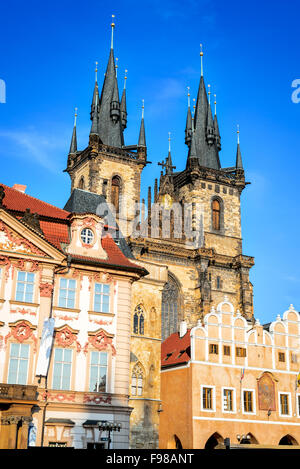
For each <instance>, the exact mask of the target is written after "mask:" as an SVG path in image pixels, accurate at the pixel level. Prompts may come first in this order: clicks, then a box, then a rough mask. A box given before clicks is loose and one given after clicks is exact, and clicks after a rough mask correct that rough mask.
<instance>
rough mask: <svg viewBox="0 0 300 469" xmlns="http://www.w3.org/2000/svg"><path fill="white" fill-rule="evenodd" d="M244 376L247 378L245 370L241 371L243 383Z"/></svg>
mask: <svg viewBox="0 0 300 469" xmlns="http://www.w3.org/2000/svg"><path fill="white" fill-rule="evenodd" d="M244 376H245V368H242V370H241V381H242V379H243V378H244Z"/></svg>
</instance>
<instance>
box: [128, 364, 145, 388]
mask: <svg viewBox="0 0 300 469" xmlns="http://www.w3.org/2000/svg"><path fill="white" fill-rule="evenodd" d="M143 382H144V372H143V369H142V367H141V365H140V364H139V363H137V364H136V365H135V366H134V368H133V370H132V375H131V395H132V396H142V395H143Z"/></svg>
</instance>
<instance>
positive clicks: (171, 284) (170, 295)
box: [161, 276, 180, 340]
mask: <svg viewBox="0 0 300 469" xmlns="http://www.w3.org/2000/svg"><path fill="white" fill-rule="evenodd" d="M179 315H180V292H179V287H178V285H177V283H176V282H175V280H174V279H173V278H172V277H171V276H169V279H168V283H166V285H165V286H164V289H163V292H162V308H161V335H162V340H165V339H166V338H167V337H169V335H171V334H173V332H176V331H177V330H178V327H177V325H178V318H179Z"/></svg>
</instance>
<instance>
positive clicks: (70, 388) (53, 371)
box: [51, 345, 75, 391]
mask: <svg viewBox="0 0 300 469" xmlns="http://www.w3.org/2000/svg"><path fill="white" fill-rule="evenodd" d="M56 350H62V351H63V354H64V353H65V351H66V350H67V351H70V352H71V361H70V362H64V361H60V362H59V363H66V364H70V365H71V366H70V376H69V387H68V388H64V387H60V388H56V387H54V376H55V364H56V363H57V362H56V361H55V352H56ZM53 352H54V353H53V363H52V376H51V386H52V387H51V389H53V390H55V391H71V390H72V387H73V368H74V365H75V364H74V357H73V352H74V349H73V348H72V347H60V346H57V345H56V346H54V350H53ZM62 379H63V374H62V373H61V376H60V386H61V385H62Z"/></svg>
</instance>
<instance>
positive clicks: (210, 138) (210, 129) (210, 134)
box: [206, 85, 215, 145]
mask: <svg viewBox="0 0 300 469" xmlns="http://www.w3.org/2000/svg"><path fill="white" fill-rule="evenodd" d="M207 86H208V110H207V126H206V140H207V143H208V145H212V144H213V143H214V140H215V138H214V122H213V116H212V111H211V107H210V95H211V92H210V85H207Z"/></svg>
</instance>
